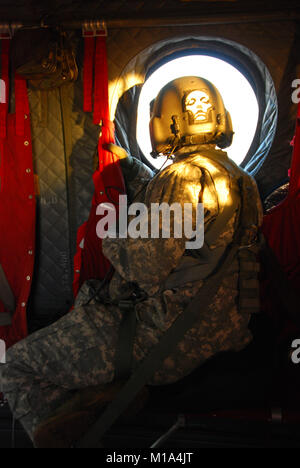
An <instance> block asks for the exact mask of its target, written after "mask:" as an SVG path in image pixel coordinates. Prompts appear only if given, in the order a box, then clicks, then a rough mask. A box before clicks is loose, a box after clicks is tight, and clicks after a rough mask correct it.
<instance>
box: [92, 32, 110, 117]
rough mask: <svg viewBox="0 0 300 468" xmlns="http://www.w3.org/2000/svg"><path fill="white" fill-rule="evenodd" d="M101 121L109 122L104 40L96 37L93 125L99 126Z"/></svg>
mask: <svg viewBox="0 0 300 468" xmlns="http://www.w3.org/2000/svg"><path fill="white" fill-rule="evenodd" d="M103 119H107V120H109V110H108V70H107V57H106V38H105V37H97V38H96V51H95V83H94V124H96V125H99V124H101V123H102V121H103Z"/></svg>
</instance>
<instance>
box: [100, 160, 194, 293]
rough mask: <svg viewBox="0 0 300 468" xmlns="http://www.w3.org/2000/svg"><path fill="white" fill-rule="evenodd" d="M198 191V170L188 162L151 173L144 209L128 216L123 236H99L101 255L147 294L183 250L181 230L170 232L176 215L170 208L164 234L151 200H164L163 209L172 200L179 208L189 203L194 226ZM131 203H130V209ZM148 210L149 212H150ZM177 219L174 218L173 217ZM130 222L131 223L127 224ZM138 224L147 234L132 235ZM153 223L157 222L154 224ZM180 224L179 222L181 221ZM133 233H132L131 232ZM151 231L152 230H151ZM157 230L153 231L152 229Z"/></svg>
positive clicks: (163, 228) (160, 217) (161, 223)
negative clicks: (156, 227)
mask: <svg viewBox="0 0 300 468" xmlns="http://www.w3.org/2000/svg"><path fill="white" fill-rule="evenodd" d="M200 192H201V170H200V169H199V168H198V167H195V166H192V165H189V164H184V165H182V164H179V163H178V164H177V163H175V164H173V165H172V166H169V167H167V168H166V169H165V170H164V171H162V172H161V173H159V174H158V175H157V176H156V177H154V178H153V179H152V180H151V181H150V182H149V183H148V186H147V190H146V193H145V196H144V199H143V200H142V201H143V203H144V206H145V207H146V211H145V212H144V213H143V214H141V215H139V216H138V217H133V216H129V217H128V236H127V238H122V239H120V238H115V239H113V238H106V239H104V240H103V252H104V255H105V256H106V257H107V258H108V259H109V260H110V262H111V263H112V265H113V266H114V267H115V269H116V270H117V272H118V273H119V274H120V275H121V276H122V277H123V278H124V279H125V280H127V281H130V282H135V283H137V284H138V285H139V287H140V288H141V289H143V290H147V292H148V294H149V295H151V294H154V293H155V292H156V291H157V290H158V289H159V287H160V286H161V285H162V283H163V281H164V280H165V279H166V278H167V276H168V275H169V273H170V272H171V271H172V270H173V269H174V268H175V267H176V265H177V264H178V262H179V260H180V259H181V257H182V255H183V253H184V251H185V243H186V240H187V238H186V237H185V235H184V234H185V233H184V232H183V233H182V235H181V237H176V235H174V230H175V226H176V223H175V222H174V221H176V219H177V212H176V215H174V216H173V213H172V211H171V222H170V223H169V226H170V233H169V235H167V236H166V237H163V236H164V235H165V229H166V227H167V226H164V225H163V219H164V220H165V213H164V215H163V216H158V218H159V219H158V221H156V220H155V219H156V218H155V215H154V216H153V213H154V212H153V211H152V210H153V204H156V206H157V205H160V206H161V204H162V203H165V204H166V205H165V207H166V209H168V206H170V205H172V204H173V203H176V204H177V208H178V205H179V207H180V208H181V213H183V207H184V204H186V203H189V204H191V206H192V208H193V211H192V214H193V226H195V213H196V211H195V210H196V207H197V204H198V200H199V194H200ZM131 208H132V205H131V207H130V210H131ZM150 214H152V216H150ZM153 219H154V221H155V222H158V226H159V227H158V232H159V235H158V236H157V235H154V236H153V232H152V231H151V229H152V228H153ZM177 221H178V220H177ZM131 223H133V224H132V225H131ZM137 224H138V225H139V231H140V232H142V233H143V234H144V233H145V231H147V233H148V238H145V237H135V238H134V237H132V233H133V230H134V229H133V230H132V229H131V228H132V226H133V227H134V226H136V225H137ZM156 226H157V225H156ZM181 227H182V223H181ZM133 234H134V233H133ZM154 234H155V233H154ZM156 234H157V231H156Z"/></svg>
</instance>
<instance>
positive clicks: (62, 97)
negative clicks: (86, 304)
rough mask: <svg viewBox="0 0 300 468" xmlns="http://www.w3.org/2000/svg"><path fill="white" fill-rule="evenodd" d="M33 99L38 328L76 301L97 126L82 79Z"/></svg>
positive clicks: (33, 318)
mask: <svg viewBox="0 0 300 468" xmlns="http://www.w3.org/2000/svg"><path fill="white" fill-rule="evenodd" d="M81 61H82V47H81V46H80V45H79V50H78V62H79V63H80V62H81ZM81 68H82V67H80V69H81ZM29 101H30V108H31V117H32V140H33V158H34V168H35V173H36V174H37V176H38V185H39V195H38V196H37V229H36V236H37V239H36V241H37V256H36V265H35V274H34V280H33V286H32V291H31V302H30V309H29V313H28V321H29V326H30V327H31V328H33V329H35V328H40V327H41V326H44V325H47V324H48V323H50V322H52V321H54V320H56V319H57V318H58V317H59V316H61V315H63V314H65V313H66V312H68V310H69V309H70V306H71V305H72V301H73V295H72V280H73V256H74V253H75V248H76V233H77V229H78V227H79V226H80V225H81V224H82V223H83V222H84V221H85V220H86V219H87V218H88V215H89V211H90V204H91V199H92V196H93V191H94V186H93V180H92V174H93V172H94V154H95V149H96V147H97V139H98V133H99V129H98V128H97V127H96V126H95V125H94V124H93V122H92V115H90V114H87V113H84V112H83V111H82V80H81V78H80V77H79V79H78V81H77V82H76V83H75V84H68V85H65V86H63V87H61V88H59V89H55V90H52V91H48V92H47V93H44V92H43V93H41V92H40V91H37V90H34V89H30V92H29Z"/></svg>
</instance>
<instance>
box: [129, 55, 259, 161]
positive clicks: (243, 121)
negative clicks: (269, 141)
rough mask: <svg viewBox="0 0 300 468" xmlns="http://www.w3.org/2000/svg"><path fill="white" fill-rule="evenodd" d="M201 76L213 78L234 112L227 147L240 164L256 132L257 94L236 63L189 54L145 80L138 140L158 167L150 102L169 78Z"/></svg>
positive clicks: (141, 99)
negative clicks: (153, 141) (152, 137)
mask: <svg viewBox="0 0 300 468" xmlns="http://www.w3.org/2000/svg"><path fill="white" fill-rule="evenodd" d="M189 75H190V76H201V77H202V78H205V79H207V80H209V81H211V82H212V83H213V84H214V85H215V86H216V87H217V88H218V90H219V91H220V93H221V95H222V97H223V100H224V104H225V106H226V108H227V110H228V111H229V112H230V114H231V118H232V125H233V130H234V138H233V143H232V145H231V146H230V147H229V148H227V149H226V151H227V153H228V156H229V157H230V158H231V159H233V160H234V161H235V162H236V163H237V164H241V163H242V161H243V160H244V159H245V157H246V155H247V153H248V151H249V148H250V146H251V144H252V141H253V138H254V136H255V132H256V128H257V124H258V117H259V105H258V101H257V98H256V94H255V92H254V90H253V88H252V86H251V84H250V82H249V81H248V80H247V78H246V77H245V76H244V75H243V74H242V73H241V72H240V71H239V70H238V69H237V68H236V67H234V66H233V65H231V64H229V63H228V62H226V61H224V60H221V59H219V58H216V57H212V56H208V55H194V54H193V55H186V56H183V57H179V58H176V59H173V60H170V61H169V62H167V63H165V64H164V65H162V66H161V67H159V68H157V69H156V70H155V71H154V72H153V73H152V74H151V75H150V76H149V78H148V79H147V80H146V81H145V83H144V85H143V87H142V90H141V94H140V98H139V103H138V114H137V142H138V144H139V147H140V149H141V151H142V152H143V154H144V156H145V157H146V159H147V160H148V162H149V163H150V164H151V165H152V166H154V167H156V168H157V169H159V168H160V167H161V166H162V164H163V163H164V160H163V158H159V159H154V158H152V157H151V155H150V153H151V151H152V148H151V142H150V135H149V120H150V102H151V101H152V100H153V99H154V98H155V97H156V95H157V94H158V92H159V91H160V89H161V88H162V87H163V86H164V85H165V84H167V83H168V82H169V81H171V80H173V79H175V78H179V77H181V76H189Z"/></svg>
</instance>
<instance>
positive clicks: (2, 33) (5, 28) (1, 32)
mask: <svg viewBox="0 0 300 468" xmlns="http://www.w3.org/2000/svg"><path fill="white" fill-rule="evenodd" d="M11 38H12V30H11V27H10V25H9V24H2V25H1V26H0V40H2V39H11Z"/></svg>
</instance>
